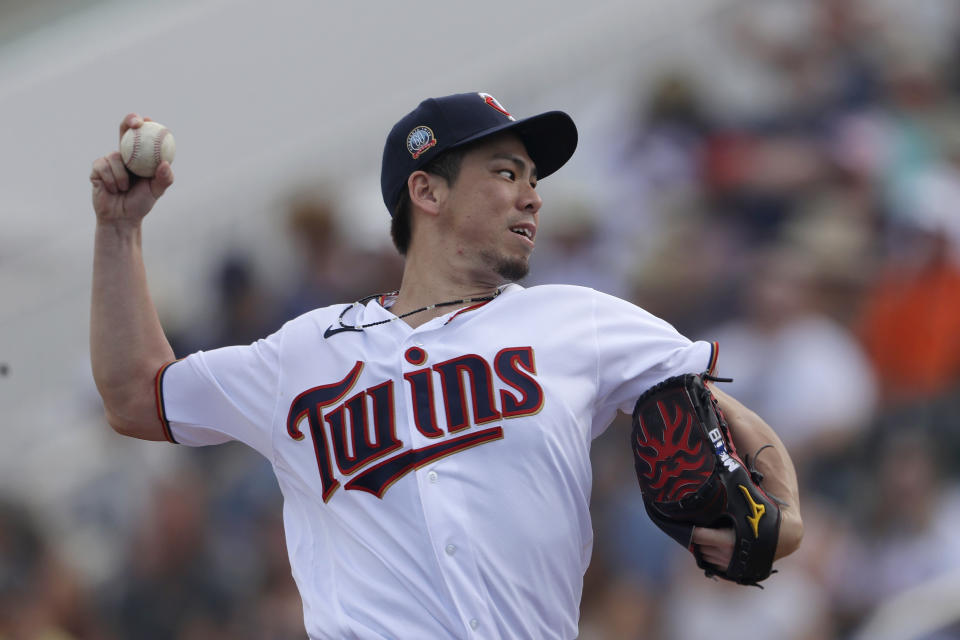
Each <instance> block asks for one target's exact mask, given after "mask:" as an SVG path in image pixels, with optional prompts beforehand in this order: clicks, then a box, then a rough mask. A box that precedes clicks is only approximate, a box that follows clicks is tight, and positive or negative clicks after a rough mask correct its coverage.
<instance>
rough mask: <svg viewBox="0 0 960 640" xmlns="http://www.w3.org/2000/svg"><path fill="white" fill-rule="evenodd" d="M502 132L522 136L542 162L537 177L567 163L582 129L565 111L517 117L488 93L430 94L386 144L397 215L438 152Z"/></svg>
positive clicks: (383, 181)
mask: <svg viewBox="0 0 960 640" xmlns="http://www.w3.org/2000/svg"><path fill="white" fill-rule="evenodd" d="M502 131H512V132H514V133H516V134H517V136H519V137H520V140H522V141H523V144H524V146H526V148H527V153H528V154H530V159H531V160H533V163H534V164H535V165H536V166H537V178H538V179H539V178H546V177H547V176H548V175H550V174H551V173H553V172H554V171H556V170H557V169H559V168H560V167H562V166H563V165H564V164H566V162H567V160H569V159H570V156H572V155H573V152H574V150H575V149H576V148H577V127H576V125H575V124H574V123H573V119H572V118H571V117H570V116H568V115H567V114H566V113H564V112H562V111H548V112H546V113H541V114H540V115H536V116H531V117H529V118H524V119H523V120H518V119H516V118H514V117H513V116H512V115H510V113H509V112H508V111H507V110H506V109H504V108H503V106H502V105H501V104H500V103H499V102H497V99H496V98H494V97H493V96H491V95H490V94H489V93H457V94H454V95H450V96H444V97H442V98H427V99H426V100H424V101H423V102H421V103H420V104H419V105H418V106H417V108H416V109H414V110H413V111H411V112H410V113H408V114H407V115H405V116H404V117H403V118H402V119H401V120H400V122H398V123H397V124H395V125H394V126H393V129H391V130H390V134H389V135H388V136H387V143H386V145H384V147H383V164H382V166H381V168H380V190H381V191H382V192H383V202H384V204H386V205H387V211H389V212H390V215H391V216H392V215H393V213H394V210H395V209H396V207H397V202H399V201H400V195H401V194H402V193H403V190H404V189H406V188H407V178H409V177H410V174H411V173H413V172H414V171H417V170H418V169H421V168H423V166H424V165H426V164H427V163H428V162H430V161H431V160H433V159H434V158H436V157H437V156H438V155H440V154H441V153H443V152H444V151H447V150H449V149H453V148H455V147H459V146H461V145H464V144H467V143H468V142H473V141H475V140H480V139H481V138H486V137H487V136H490V135H493V134H495V133H500V132H502Z"/></svg>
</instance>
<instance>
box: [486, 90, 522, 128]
mask: <svg viewBox="0 0 960 640" xmlns="http://www.w3.org/2000/svg"><path fill="white" fill-rule="evenodd" d="M478 95H479V96H480V97H481V98H483V101H484V102H486V103H487V104H488V105H489V106H491V107H493V108H494V109H496V110H497V111H499V112H500V113H502V114H503V115H505V116H507V117H508V118H510V119H511V120H513V121H516V118H514V117H513V116H512V115H510V112H509V111H507V110H506V109H504V108H503V105H502V104H500V103H499V102H498V101H497V99H496V98H494V97H493V96H492V95H490V94H489V93H482V92H481V93H479V94H478Z"/></svg>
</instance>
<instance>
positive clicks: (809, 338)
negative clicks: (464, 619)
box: [0, 0, 960, 640]
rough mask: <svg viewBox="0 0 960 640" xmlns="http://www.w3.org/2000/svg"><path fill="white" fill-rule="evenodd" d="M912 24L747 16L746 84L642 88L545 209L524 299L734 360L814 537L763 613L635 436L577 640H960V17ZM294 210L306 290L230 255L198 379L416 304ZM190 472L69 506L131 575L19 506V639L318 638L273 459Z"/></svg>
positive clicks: (610, 490) (196, 460) (6, 596)
mask: <svg viewBox="0 0 960 640" xmlns="http://www.w3.org/2000/svg"><path fill="white" fill-rule="evenodd" d="M761 4H762V8H763V10H760V7H761ZM905 11H910V12H912V13H913V14H916V13H918V11H914V6H913V5H911V6H910V7H908V6H906V5H905V4H904V6H902V7H899V8H898V7H897V5H896V3H888V4H883V5H881V4H879V3H874V2H867V1H860V2H858V1H855V0H790V1H785V0H777V1H773V0H771V2H769V3H756V2H744V3H742V4H741V5H738V6H735V7H734V9H733V10H731V11H730V12H728V13H727V14H725V15H724V16H723V17H722V19H719V18H718V19H717V20H716V24H715V26H714V27H713V28H715V29H717V30H722V31H723V36H724V38H725V41H726V42H727V51H726V53H727V54H728V56H729V58H728V59H729V60H731V61H735V62H736V68H737V69H738V71H737V73H738V74H739V75H738V77H737V78H735V79H732V80H730V82H732V83H734V84H736V85H737V86H736V87H733V86H731V87H724V86H722V84H719V83H720V81H719V80H717V79H716V78H710V77H705V76H704V74H703V73H702V69H685V68H684V67H683V65H682V64H678V65H676V67H675V68H672V69H671V70H670V71H664V72H663V73H660V74H657V75H655V76H650V81H649V82H646V83H644V86H643V89H642V91H641V92H640V93H639V97H638V96H636V95H632V94H631V95H621V96H619V97H618V100H620V101H621V103H622V105H623V106H624V110H625V111H626V112H628V113H630V114H631V117H630V119H629V120H627V121H624V120H622V119H618V120H617V121H616V122H609V123H607V124H606V125H604V126H598V127H596V130H591V131H586V132H584V133H585V134H586V135H584V136H583V137H584V139H589V140H592V142H593V144H592V147H590V148H587V149H582V150H581V152H580V153H581V154H582V153H590V154H591V157H590V158H589V162H588V163H587V164H588V165H589V169H586V170H580V173H579V174H577V175H561V176H560V177H558V178H557V180H558V181H561V182H562V181H564V180H567V181H568V183H569V184H572V185H575V187H567V188H559V187H558V189H557V190H556V191H554V193H555V199H554V200H553V201H550V200H547V201H546V203H545V206H544V209H543V212H542V220H541V229H540V233H538V236H537V253H536V255H535V257H534V261H533V269H532V271H531V274H530V276H529V277H528V278H527V280H526V281H525V282H524V283H523V284H526V285H533V284H539V283H547V282H564V283H569V284H582V285H587V286H593V287H595V288H598V289H601V290H604V291H607V292H610V293H613V294H616V295H621V296H623V297H626V298H629V299H630V300H632V301H634V302H636V303H637V304H639V305H640V306H642V307H644V308H646V309H647V310H649V311H651V312H652V313H654V314H657V315H659V316H661V317H663V318H665V319H667V320H668V321H670V322H671V323H673V324H674V325H675V326H676V327H677V328H678V329H679V330H680V331H681V332H682V333H684V334H685V335H687V336H689V337H691V338H692V339H704V340H717V341H719V343H720V359H719V374H721V375H723V376H727V377H731V378H733V379H734V382H733V383H731V384H730V385H729V386H728V387H727V390H728V391H729V392H730V393H731V394H732V395H734V396H735V397H737V398H739V399H740V400H741V401H743V402H744V403H745V404H746V405H748V406H749V407H751V408H752V409H754V410H755V411H757V412H758V413H759V414H760V415H761V416H763V417H764V418H765V419H766V420H767V422H769V423H770V424H771V425H772V426H773V427H774V428H775V429H776V430H777V431H778V433H779V434H780V435H781V437H782V439H783V440H784V442H785V443H786V445H787V447H788V449H789V450H790V452H791V454H792V456H793V459H794V461H795V463H796V465H797V470H798V474H799V478H800V484H801V495H802V497H803V503H802V505H801V506H802V513H803V516H804V522H805V528H806V534H805V538H804V543H803V545H802V547H801V549H800V551H799V552H797V553H796V554H794V555H793V556H790V557H789V558H787V559H785V560H784V561H782V562H780V563H778V568H779V572H778V573H777V574H775V575H774V576H772V577H771V578H770V579H769V580H768V581H767V582H765V583H764V586H765V589H763V590H760V589H755V588H751V587H740V586H737V585H730V584H728V583H723V582H717V581H714V580H708V579H706V578H704V577H703V575H702V573H701V572H699V571H698V570H697V569H696V567H695V565H694V563H693V561H692V558H691V557H690V555H689V554H688V553H687V552H686V551H684V550H683V549H681V548H680V547H679V546H678V545H676V543H674V542H673V541H672V540H671V539H669V538H668V537H667V536H665V535H664V534H662V533H661V532H660V531H659V530H658V529H656V528H655V527H654V526H653V525H651V524H650V522H649V521H648V519H647V517H646V514H645V513H644V510H643V506H642V503H641V501H640V499H639V492H638V489H637V487H636V480H635V477H634V474H633V469H632V457H631V456H630V454H629V447H628V434H629V428H630V427H629V420H628V418H626V417H621V418H618V420H617V421H615V422H614V424H613V425H611V427H610V428H609V429H608V430H607V432H606V433H605V434H604V435H603V436H601V437H600V438H598V439H597V440H596V441H595V442H594V447H593V457H594V489H593V498H592V503H593V513H594V528H595V532H596V542H595V547H594V554H593V561H592V564H591V566H590V569H589V571H588V573H587V575H586V578H585V584H584V594H583V604H582V613H581V618H582V635H581V637H582V638H583V639H584V640H634V639H640V638H644V639H647V640H660V639H662V640H687V639H691V638H698V637H710V638H714V639H717V638H726V637H729V638H738V637H740V636H742V635H744V634H746V635H748V636H749V637H751V638H753V639H755V640H761V639H763V638H770V639H771V640H772V639H777V640H815V639H825V640H830V639H840V638H875V637H876V638H879V637H890V638H931V639H937V638H960V590H958V584H960V580H958V579H957V576H958V575H960V535H958V533H957V532H958V531H960V427H958V425H957V418H956V417H955V416H957V415H960V212H958V211H956V210H955V207H957V206H960V73H958V72H957V69H960V30H958V29H957V26H958V25H960V4H958V3H955V2H952V1H949V0H945V1H943V2H932V1H931V2H930V4H929V5H928V6H926V7H925V9H924V10H923V11H919V13H922V14H923V16H921V17H922V18H923V19H924V20H925V21H926V22H925V23H924V22H923V20H921V21H919V22H918V20H917V16H916V15H912V18H913V20H912V21H911V20H906V19H904V16H905V15H906V14H905V13H904V12H905ZM784 25H786V27H785V26H784ZM644 73H645V74H650V70H649V69H645V70H644ZM707 76H709V74H707ZM761 80H762V81H761ZM760 87H762V92H761V91H760ZM724 91H729V92H730V95H732V94H733V93H735V92H737V91H739V92H740V93H739V95H740V98H741V99H739V100H736V99H732V98H731V99H727V100H723V99H718V96H723V95H724ZM751 91H757V92H758V93H757V95H756V96H755V97H756V99H752V98H753V96H752V95H751V93H750V92H751ZM743 96H746V98H747V99H743ZM371 184H373V185H374V186H375V185H376V182H375V179H374V178H371ZM544 188H545V189H546V186H545V187H544ZM284 213H285V216H284V217H282V218H281V219H282V220H284V222H285V224H286V225H287V231H288V232H289V238H290V242H291V244H292V245H293V246H294V247H295V251H294V252H292V253H293V254H294V255H296V256H297V257H298V258H297V259H298V261H299V262H298V264H297V265H296V269H295V271H296V273H297V274H298V277H296V278H293V279H291V282H292V284H291V286H289V287H287V288H285V289H283V288H277V287H275V286H272V285H270V284H268V280H269V279H268V278H266V277H265V276H264V274H263V273H262V272H261V269H260V268H259V267H258V265H257V262H256V260H255V259H254V258H253V257H252V254H249V253H245V252H243V251H237V250H233V251H231V252H230V253H229V254H228V255H224V256H223V258H222V261H221V262H220V264H219V265H218V266H217V269H216V271H215V273H214V277H213V278H212V290H213V292H214V293H213V294H212V295H211V296H210V305H209V306H210V313H211V317H212V320H211V321H210V322H209V323H207V324H206V325H205V326H203V327H196V326H194V327H190V328H189V329H186V328H184V327H179V326H169V327H168V329H169V333H170V334H171V337H172V342H173V343H174V348H175V351H176V352H177V355H178V356H183V355H186V354H187V353H189V352H192V351H194V350H196V349H208V348H214V347H217V346H221V345H226V344H238V343H247V342H250V341H252V340H255V339H256V338H258V337H262V336H264V335H266V334H268V333H271V332H272V331H273V330H274V329H276V328H277V327H278V326H279V324H281V323H282V322H283V321H284V320H286V319H288V318H290V317H293V316H295V315H297V314H300V313H303V312H305V311H308V310H309V309H311V308H314V307H317V306H323V305H327V304H331V303H333V302H343V301H349V300H354V299H357V298H359V297H361V296H363V295H366V294H368V293H372V292H380V291H389V290H392V289H395V288H396V287H397V286H398V285H399V274H400V271H401V268H402V265H401V262H400V259H399V257H398V256H397V255H396V254H395V251H394V250H393V249H392V247H390V246H389V245H386V244H384V245H375V244H372V243H369V242H365V243H360V242H357V241H356V239H355V238H354V237H353V236H352V234H351V233H350V232H349V230H348V225H345V224H344V213H343V211H342V207H341V205H340V203H339V201H338V194H336V193H335V192H326V193H319V194H318V193H316V192H313V191H311V192H304V194H303V195H301V196H299V197H295V198H293V199H291V200H290V201H289V203H288V207H287V210H286V211H285V212H284ZM384 218H385V220H384V238H386V237H387V221H386V215H384ZM104 428H105V429H106V427H104ZM117 437H119V436H117ZM152 446H161V447H162V446H164V445H152ZM743 453H750V454H752V453H753V452H741V454H743ZM174 465H175V467H174V469H170V470H168V473H167V474H166V476H164V477H163V480H162V481H160V482H156V483H151V484H150V485H149V487H148V488H147V489H146V490H144V491H141V492H140V493H138V494H136V495H137V496H138V497H137V499H136V500H135V504H130V503H129V500H128V501H127V502H126V503H124V502H122V501H121V500H119V499H107V498H104V499H103V500H100V501H98V500H96V499H90V500H89V501H88V502H87V503H80V504H77V505H76V514H75V517H76V519H77V521H78V522H84V523H87V525H89V524H90V523H95V524H94V525H93V526H85V527H84V531H88V532H89V531H94V532H100V533H98V534H97V536H96V537H98V540H99V541H100V543H101V545H103V546H107V547H108V548H109V550H110V552H111V553H112V555H113V556H114V557H115V558H116V560H115V562H113V564H112V565H110V566H111V569H110V570H104V571H100V572H99V573H97V575H95V576H90V575H88V574H87V573H85V572H84V571H83V570H82V567H84V566H87V564H85V563H83V562H79V563H78V562H76V561H73V562H71V560H70V558H68V557H65V555H64V554H63V553H62V549H63V548H64V546H65V545H63V544H61V543H62V541H61V540H58V539H56V536H53V535H51V532H50V528H49V527H45V523H44V521H43V518H42V517H38V516H37V515H36V514H34V513H32V512H31V510H30V509H29V507H28V505H26V504H24V503H22V502H20V501H17V500H15V499H12V498H8V499H3V500H2V501H0V640H87V639H104V640H114V639H116V640H120V639H132V638H137V639H141V638H142V639H146V640H151V639H156V640H161V639H163V640H168V639H173V640H205V639H218V638H231V639H246V638H249V639H251V640H253V639H275V640H286V639H292V638H299V639H302V638H303V637H304V633H303V625H302V619H301V607H300V601H299V597H298V595H297V592H296V588H295V586H294V584H293V582H292V579H291V577H290V570H289V564H288V561H287V558H286V552H285V547H284V540H283V532H282V530H281V524H280V517H281V514H280V508H281V507H280V495H279V490H278V488H277V486H276V481H275V479H274V478H273V476H272V473H271V470H270V468H269V465H268V464H267V463H266V461H264V460H262V459H260V458H259V457H258V456H257V455H256V454H255V453H252V452H250V451H248V450H247V449H245V448H244V447H242V446H241V445H236V446H233V445H225V446H221V447H215V448H212V449H209V450H207V449H198V450H186V449H185V448H184V450H182V451H180V452H178V455H177V457H176V461H175V463H174ZM118 482H121V483H122V482H123V481H122V479H119V478H114V479H109V478H108V479H105V480H103V486H102V487H101V490H102V493H103V494H104V495H110V494H113V493H116V492H118V491H122V490H123V487H118V486H116V483H118ZM492 499H493V498H492ZM117 504H123V508H118V507H117ZM118 514H119V515H118ZM57 531H58V535H59V534H60V530H59V529H58V530H57ZM108 532H109V533H108ZM88 535H89V534H88ZM67 546H68V547H69V545H67ZM95 547H96V545H92V546H89V548H95ZM84 548H87V547H84ZM951 585H952V586H951ZM931 593H933V594H936V596H937V597H935V598H934V597H931V596H930V594H931ZM911 598H912V599H911ZM898 606H899V608H897V607H898ZM885 611H894V612H899V613H898V615H893V616H892V617H890V616H887V617H884V615H883V614H884V612H885ZM878 621H882V622H878ZM878 625H879V626H878ZM881 631H882V633H881ZM884 634H889V635H884Z"/></svg>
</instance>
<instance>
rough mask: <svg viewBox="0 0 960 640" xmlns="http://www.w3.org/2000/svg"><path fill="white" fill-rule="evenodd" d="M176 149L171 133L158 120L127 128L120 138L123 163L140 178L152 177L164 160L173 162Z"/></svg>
mask: <svg viewBox="0 0 960 640" xmlns="http://www.w3.org/2000/svg"><path fill="white" fill-rule="evenodd" d="M176 151H177V145H176V143H175V142H174V140H173V134H172V133H170V130H169V129H167V128H166V127H165V126H163V125H162V124H160V123H159V122H151V121H147V122H144V123H143V125H141V126H139V127H137V128H135V129H127V131H126V132H125V133H124V134H123V137H121V138H120V157H121V158H122V159H123V164H124V165H125V166H126V167H127V169H129V170H130V172H131V173H134V174H136V175H138V176H140V177H142V178H152V177H153V174H154V173H156V171H157V167H158V166H160V163H161V162H163V161H164V160H166V161H167V162H173V156H174V155H175V154H176Z"/></svg>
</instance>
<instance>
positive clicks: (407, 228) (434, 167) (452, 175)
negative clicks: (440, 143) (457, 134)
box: [390, 145, 472, 256]
mask: <svg viewBox="0 0 960 640" xmlns="http://www.w3.org/2000/svg"><path fill="white" fill-rule="evenodd" d="M471 146H472V145H464V146H462V147H454V148H453V149H448V150H447V151H444V152H443V153H441V154H440V155H438V156H437V157H436V158H434V159H433V160H431V161H430V162H428V163H427V164H425V165H424V166H423V167H422V168H420V169H419V171H426V172H427V173H429V174H432V175H435V176H440V177H441V178H443V179H444V181H446V183H447V184H448V185H451V186H452V185H453V184H454V183H455V182H456V181H457V177H458V176H459V175H460V165H461V164H462V163H463V157H464V156H465V155H466V154H467V152H468V151H469V150H470V147H471ZM412 223H413V221H412V219H411V213H410V188H409V187H408V186H407V185H406V184H404V185H403V191H401V192H400V199H399V200H397V206H396V207H394V209H393V221H392V222H391V223H390V237H391V238H393V244H394V246H395V247H396V248H397V251H399V252H400V255H402V256H405V255H407V251H408V250H409V249H410V240H411V236H412V234H413V224H412Z"/></svg>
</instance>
